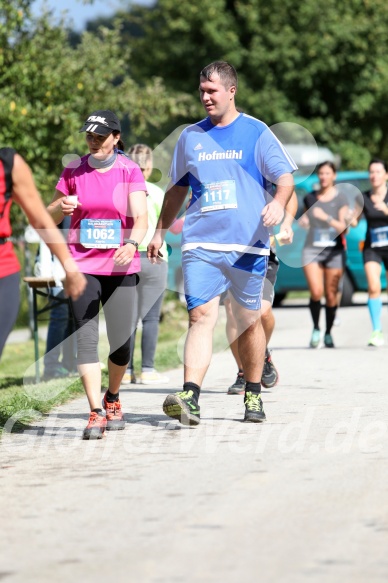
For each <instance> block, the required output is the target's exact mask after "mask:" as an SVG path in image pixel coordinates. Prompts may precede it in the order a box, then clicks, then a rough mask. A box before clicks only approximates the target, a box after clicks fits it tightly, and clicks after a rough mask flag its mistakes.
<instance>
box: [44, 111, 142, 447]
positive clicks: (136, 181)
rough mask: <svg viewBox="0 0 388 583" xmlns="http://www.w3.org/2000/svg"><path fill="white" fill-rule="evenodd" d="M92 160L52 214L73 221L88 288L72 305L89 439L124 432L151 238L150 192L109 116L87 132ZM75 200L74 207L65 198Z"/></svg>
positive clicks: (75, 169) (76, 168)
mask: <svg viewBox="0 0 388 583" xmlns="http://www.w3.org/2000/svg"><path fill="white" fill-rule="evenodd" d="M80 131H81V132H85V133H86V144H87V146H88V149H89V154H87V155H86V156H83V157H82V158H81V159H80V160H79V161H78V163H77V164H70V165H69V166H68V167H67V168H65V170H64V171H63V172H62V175H61V177H60V179H59V181H58V184H57V192H56V194H55V196H54V199H53V201H52V202H51V204H50V205H49V207H48V209H49V212H50V213H51V215H52V216H53V218H54V221H56V222H57V223H59V222H60V221H61V220H62V219H63V217H64V216H71V224H70V229H69V234H68V244H69V247H70V251H71V254H72V256H73V257H74V259H75V261H76V263H77V265H78V266H79V268H80V270H81V271H82V272H83V273H84V274H85V276H86V278H87V280H88V287H87V293H85V295H84V296H83V297H82V299H80V301H75V302H72V309H73V314H74V319H75V325H76V329H77V364H78V371H79V374H80V376H81V379H82V383H83V386H84V389H85V392H86V395H87V398H88V401H89V405H90V411H91V413H90V418H89V422H88V424H87V426H86V428H85V430H84V432H83V438H84V439H100V438H101V437H102V436H103V434H104V432H105V429H108V430H116V429H124V427H125V421H124V418H123V413H122V409H121V404H120V400H119V388H120V384H121V380H122V378H123V375H124V373H125V371H126V368H127V364H128V361H129V345H130V344H129V343H130V336H131V332H132V331H133V329H134V326H135V323H134V309H133V308H134V305H135V304H134V302H135V286H136V284H137V281H138V276H137V275H136V274H137V272H138V271H140V257H139V253H138V251H137V247H138V244H139V243H140V242H141V241H142V240H143V237H144V236H145V234H146V232H147V203H146V186H145V182H144V178H143V175H142V173H141V170H140V168H139V166H138V165H137V164H135V163H134V162H133V161H132V160H130V159H129V158H128V157H126V156H125V154H124V152H123V150H124V144H123V142H122V141H121V133H120V132H121V125H120V121H119V119H118V117H117V116H116V114H115V113H113V112H112V111H110V110H97V111H94V112H92V113H91V114H90V115H89V117H88V118H87V119H86V121H85V123H84V125H83V126H82V128H81V130H80ZM71 195H76V196H77V197H78V198H77V201H73V202H71V201H72V199H69V198H68V197H69V196H71ZM100 303H101V304H102V307H103V310H104V314H105V320H106V326H107V334H108V341H109V359H108V373H109V388H108V390H107V391H106V393H105V395H104V398H103V407H104V409H105V410H106V415H104V414H103V410H102V409H101V396H100V394H101V368H100V364H99V357H98V314H99V309H100Z"/></svg>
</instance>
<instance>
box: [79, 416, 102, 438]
mask: <svg viewBox="0 0 388 583" xmlns="http://www.w3.org/2000/svg"><path fill="white" fill-rule="evenodd" d="M105 429H106V417H105V415H100V414H99V413H96V412H94V411H92V412H91V413H90V417H89V422H88V424H87V426H86V427H85V429H84V432H83V435H82V439H101V438H102V437H103V436H104V433H105Z"/></svg>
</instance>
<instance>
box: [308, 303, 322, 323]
mask: <svg viewBox="0 0 388 583" xmlns="http://www.w3.org/2000/svg"><path fill="white" fill-rule="evenodd" d="M309 307H310V312H311V317H312V319H313V324H314V328H315V329H316V330H319V314H320V313H321V300H318V301H315V300H312V299H311V298H310V306H309Z"/></svg>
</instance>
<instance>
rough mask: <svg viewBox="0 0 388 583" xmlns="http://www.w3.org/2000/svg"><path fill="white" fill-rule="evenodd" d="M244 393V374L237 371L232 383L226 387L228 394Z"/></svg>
mask: <svg viewBox="0 0 388 583" xmlns="http://www.w3.org/2000/svg"><path fill="white" fill-rule="evenodd" d="M244 393H245V379H244V375H243V374H240V373H238V374H237V378H236V380H235V382H234V383H233V385H230V387H229V388H228V395H243V394H244Z"/></svg>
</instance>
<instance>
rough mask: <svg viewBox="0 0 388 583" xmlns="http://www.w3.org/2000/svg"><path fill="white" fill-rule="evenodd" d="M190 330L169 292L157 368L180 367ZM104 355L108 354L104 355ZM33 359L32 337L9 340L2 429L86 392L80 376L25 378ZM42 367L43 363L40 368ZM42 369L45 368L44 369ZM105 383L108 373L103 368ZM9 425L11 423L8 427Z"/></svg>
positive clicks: (103, 346) (0, 401) (1, 365)
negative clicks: (180, 348) (15, 341)
mask: <svg viewBox="0 0 388 583" xmlns="http://www.w3.org/2000/svg"><path fill="white" fill-rule="evenodd" d="M186 331H187V311H186V308H185V306H183V305H182V304H181V303H180V302H179V301H178V300H176V299H175V298H174V296H173V294H167V295H166V299H165V302H164V305H163V314H162V321H161V324H160V329H159V341H158V347H157V352H156V358H155V368H156V369H157V370H159V371H163V370H167V369H171V368H176V367H179V366H180V365H181V364H182V362H181V358H180V356H179V354H178V352H179V351H178V350H177V346H178V344H182V342H183V338H182V337H184V335H185V333H186ZM44 349H45V343H44V342H42V341H40V342H39V354H40V356H42V355H43V354H44ZM99 352H100V359H101V360H102V361H105V362H106V357H107V355H108V341H107V338H106V336H101V338H100V345H99ZM104 356H105V357H104ZM33 363H34V343H33V341H32V340H28V341H27V342H24V343H20V344H7V345H6V347H5V349H4V352H3V355H2V360H1V362H0V432H1V431H2V429H3V428H4V426H6V424H7V421H8V420H10V418H11V417H13V416H14V418H13V419H12V420H10V421H9V423H8V424H9V425H10V424H12V430H13V431H17V430H21V429H23V428H24V427H25V426H26V424H28V423H30V422H31V421H33V420H34V419H35V418H36V417H37V416H39V415H40V414H45V413H48V412H49V411H50V410H51V409H52V408H53V407H55V406H58V405H61V404H63V403H66V402H67V401H69V400H70V399H72V398H74V397H77V396H80V395H82V394H83V388H82V383H81V381H80V379H79V378H77V377H74V378H66V379H55V380H51V381H47V382H40V383H37V384H34V382H33V378H24V375H25V371H26V370H27V369H28V367H29V366H31V365H32V364H33ZM42 368H43V367H42V366H41V369H42ZM140 369H141V331H140V330H139V332H138V334H137V336H136V348H135V370H136V372H140ZM41 372H43V371H42V370H41ZM102 384H103V387H107V384H108V375H107V373H106V372H105V371H103V378H102ZM7 428H8V427H7Z"/></svg>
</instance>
